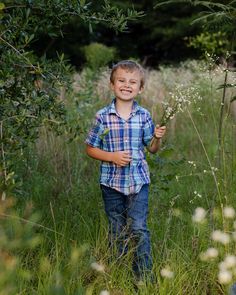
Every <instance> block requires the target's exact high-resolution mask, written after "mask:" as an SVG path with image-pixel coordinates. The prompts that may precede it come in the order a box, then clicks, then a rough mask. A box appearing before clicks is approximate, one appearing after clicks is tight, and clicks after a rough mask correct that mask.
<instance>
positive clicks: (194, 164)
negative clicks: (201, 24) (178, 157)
mask: <svg viewBox="0 0 236 295" xmlns="http://www.w3.org/2000/svg"><path fill="white" fill-rule="evenodd" d="M188 163H189V165H191V166H193V168H196V167H197V166H196V163H194V161H188Z"/></svg>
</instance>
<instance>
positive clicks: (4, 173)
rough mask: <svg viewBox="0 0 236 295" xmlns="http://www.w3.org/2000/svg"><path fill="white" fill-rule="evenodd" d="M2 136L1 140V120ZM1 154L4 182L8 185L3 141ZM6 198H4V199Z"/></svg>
mask: <svg viewBox="0 0 236 295" xmlns="http://www.w3.org/2000/svg"><path fill="white" fill-rule="evenodd" d="M0 138H1V141H2V138H3V122H2V121H1V122H0ZM1 154H2V163H3V175H4V184H5V185H6V182H7V168H6V159H5V151H4V145H3V141H2V143H1ZM0 172H1V171H0ZM4 199H5V198H4ZM4 199H3V198H2V200H4Z"/></svg>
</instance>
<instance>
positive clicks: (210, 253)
mask: <svg viewBox="0 0 236 295" xmlns="http://www.w3.org/2000/svg"><path fill="white" fill-rule="evenodd" d="M218 255H219V251H218V250H217V249H216V248H213V247H211V248H208V249H207V250H206V251H205V252H203V253H201V254H200V259H201V260H203V261H207V260H212V259H215V258H216V257H218Z"/></svg>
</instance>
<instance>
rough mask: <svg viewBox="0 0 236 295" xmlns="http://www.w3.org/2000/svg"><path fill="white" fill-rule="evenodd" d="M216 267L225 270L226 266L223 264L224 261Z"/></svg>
mask: <svg viewBox="0 0 236 295" xmlns="http://www.w3.org/2000/svg"><path fill="white" fill-rule="evenodd" d="M218 267H219V269H220V270H222V271H223V270H227V266H226V264H225V261H221V262H220V263H219V264H218Z"/></svg>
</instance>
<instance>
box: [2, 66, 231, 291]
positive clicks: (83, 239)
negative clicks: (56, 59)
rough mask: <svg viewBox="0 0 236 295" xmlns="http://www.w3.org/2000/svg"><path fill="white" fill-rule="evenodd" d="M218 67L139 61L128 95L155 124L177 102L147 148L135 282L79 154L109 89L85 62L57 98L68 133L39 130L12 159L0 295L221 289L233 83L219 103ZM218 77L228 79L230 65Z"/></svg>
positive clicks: (87, 162)
mask: <svg viewBox="0 0 236 295" xmlns="http://www.w3.org/2000/svg"><path fill="white" fill-rule="evenodd" d="M224 70H225V69H224V66H223V65H215V64H214V65H213V64H209V63H208V62H206V61H196V60H191V61H186V62H183V63H181V64H179V65H176V66H161V67H160V68H159V70H151V69H147V81H146V87H145V91H144V93H143V94H142V95H141V96H140V97H138V98H137V100H138V101H139V103H140V104H141V105H143V106H145V107H146V108H147V109H149V110H150V112H151V114H152V117H153V119H154V121H155V122H156V123H158V122H159V121H160V118H161V116H162V112H163V109H162V105H163V102H166V101H169V100H170V99H171V101H170V103H173V102H174V100H176V99H177V98H179V97H182V98H184V104H183V105H182V111H179V112H178V113H177V114H176V116H175V117H174V118H173V119H172V120H171V121H170V122H168V124H167V135H166V136H165V139H164V141H163V144H162V149H161V151H160V152H159V153H158V155H151V154H147V160H148V163H149V167H150V172H151V181H152V183H151V187H150V202H149V208H150V209H149V211H150V212H149V220H148V224H149V229H150V231H151V241H152V253H153V258H154V267H153V272H154V274H155V276H156V277H157V281H158V284H150V283H147V284H145V285H144V286H140V288H139V289H138V290H136V289H135V286H134V284H133V276H132V273H131V257H132V247H131V249H130V253H129V254H128V255H127V256H126V257H123V258H120V259H119V260H116V259H113V260H111V259H110V256H111V253H110V249H109V247H108V240H107V220H106V217H105V214H104V210H103V203H102V198H101V194H100V188H99V183H98V175H99V163H98V161H95V160H92V159H90V158H88V156H87V155H86V154H85V144H84V139H85V137H86V134H87V132H88V130H89V128H90V126H91V124H92V122H93V118H94V115H95V113H96V111H97V110H98V109H99V108H101V107H103V106H105V105H106V104H107V103H108V102H109V101H110V100H111V97H112V93H111V92H110V90H109V83H108V82H109V78H108V77H109V71H108V70H107V69H104V68H103V69H100V70H99V71H98V72H96V73H95V72H94V71H92V70H90V69H89V68H85V69H84V70H83V71H82V72H81V73H77V74H75V75H74V83H73V90H72V91H71V92H69V93H63V95H62V98H60V99H63V100H64V101H65V104H66V106H67V109H68V121H69V122H70V124H71V126H73V128H75V127H76V130H77V132H76V134H75V136H74V138H73V139H72V138H71V136H70V134H69V133H67V134H63V135H61V136H56V135H55V134H53V133H52V132H51V131H49V130H47V129H46V128H42V130H41V132H40V137H39V139H38V141H37V143H36V144H35V145H32V146H31V147H30V148H29V149H28V150H27V153H26V156H25V157H24V160H23V161H21V162H20V163H18V166H17V167H16V171H17V173H18V174H19V175H21V177H22V183H21V187H20V189H19V190H18V191H16V198H15V200H14V204H12V202H13V201H12V200H11V199H10V198H7V199H6V201H5V202H4V205H3V206H2V207H1V209H0V210H1V216H2V223H1V231H0V245H1V248H2V249H3V251H2V253H1V254H0V262H1V263H0V286H1V288H0V290H1V291H0V294H22V295H23V294H24V295H29V294H30V295H33V294H42V295H44V294H45V295H46V294H47V295H50V294H53V295H56V294H58V295H59V294H60V295H61V294H73V295H75V294H77V295H79V294H81V295H82V294H85V295H93V294H94V295H95V294H96V295H97V294H100V295H108V294H110V295H123V294H124V295H131V294H142V295H146V294H147V295H148V294H151V295H152V294H156V295H159V294H160V295H198V294H199V295H217V294H228V290H229V287H230V285H231V284H232V283H233V282H234V281H236V252H235V251H236V247H235V241H236V214H235V211H234V208H236V179H235V169H236V156H235V155H236V153H235V151H236V149H235V147H236V125H235V122H236V111H235V107H236V106H235V101H232V102H230V101H231V100H232V98H233V97H234V96H235V90H234V89H235V88H233V87H230V88H227V89H226V93H225V101H224V102H223V105H222V95H223V89H222V88H220V85H222V84H223V83H224V78H225V71H224ZM227 82H228V83H231V84H236V83H235V82H236V76H235V72H229V73H228V81H227ZM222 107H224V112H223V114H222V115H223V116H222V117H221V115H220V114H221V108H222ZM221 118H223V120H222V122H221ZM219 126H221V127H222V129H221V132H220V134H219ZM219 141H220V144H219Z"/></svg>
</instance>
